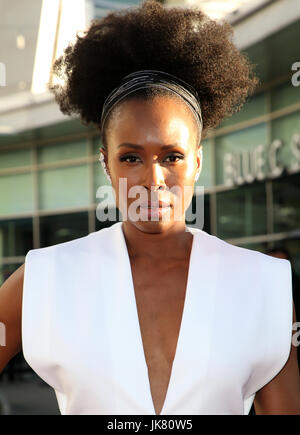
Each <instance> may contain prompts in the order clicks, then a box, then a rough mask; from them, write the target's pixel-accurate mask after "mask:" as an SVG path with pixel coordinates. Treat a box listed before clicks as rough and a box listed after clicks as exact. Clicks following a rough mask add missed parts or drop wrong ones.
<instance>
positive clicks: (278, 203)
mask: <svg viewBox="0 0 300 435" xmlns="http://www.w3.org/2000/svg"><path fill="white" fill-rule="evenodd" d="M272 186H273V204H274V206H273V210H274V232H275V233H278V232H285V231H291V230H295V229H298V230H299V229H300V194H299V192H300V174H294V175H290V176H285V177H281V178H278V179H276V180H273V182H272Z"/></svg>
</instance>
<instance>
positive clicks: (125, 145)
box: [118, 142, 178, 150]
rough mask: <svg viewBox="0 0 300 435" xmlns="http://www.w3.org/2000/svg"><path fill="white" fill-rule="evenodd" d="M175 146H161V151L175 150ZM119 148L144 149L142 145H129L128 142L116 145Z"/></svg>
mask: <svg viewBox="0 0 300 435" xmlns="http://www.w3.org/2000/svg"><path fill="white" fill-rule="evenodd" d="M176 146H178V144H177V143H175V144H171V145H163V146H162V147H161V148H162V149H163V150H165V149H170V148H175V147H176ZM121 147H131V148H135V149H139V150H143V149H144V147H143V146H142V145H137V144H134V143H129V142H124V143H121V144H120V145H118V148H121Z"/></svg>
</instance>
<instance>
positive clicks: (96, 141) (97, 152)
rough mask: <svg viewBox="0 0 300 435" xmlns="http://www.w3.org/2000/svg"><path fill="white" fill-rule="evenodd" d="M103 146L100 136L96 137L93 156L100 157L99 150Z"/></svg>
mask: <svg viewBox="0 0 300 435" xmlns="http://www.w3.org/2000/svg"><path fill="white" fill-rule="evenodd" d="M100 146H101V140H100V136H96V137H94V138H93V154H94V155H96V156H98V158H99V155H100V151H99V148H100Z"/></svg>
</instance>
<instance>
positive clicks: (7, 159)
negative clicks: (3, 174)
mask: <svg viewBox="0 0 300 435" xmlns="http://www.w3.org/2000/svg"><path fill="white" fill-rule="evenodd" d="M31 164H32V155H31V149H30V148H24V149H17V150H9V151H1V150H0V170H1V169H7V168H16V167H18V166H29V165H31Z"/></svg>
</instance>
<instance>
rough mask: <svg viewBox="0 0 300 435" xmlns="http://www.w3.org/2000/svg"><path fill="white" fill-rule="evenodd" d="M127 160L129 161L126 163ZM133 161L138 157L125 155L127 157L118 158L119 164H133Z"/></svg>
mask: <svg viewBox="0 0 300 435" xmlns="http://www.w3.org/2000/svg"><path fill="white" fill-rule="evenodd" d="M128 159H130V161H128ZM132 159H133V160H132ZM134 159H138V157H137V156H134V155H131V154H130V155H127V156H123V157H120V161H121V162H128V163H135V160H134Z"/></svg>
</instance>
